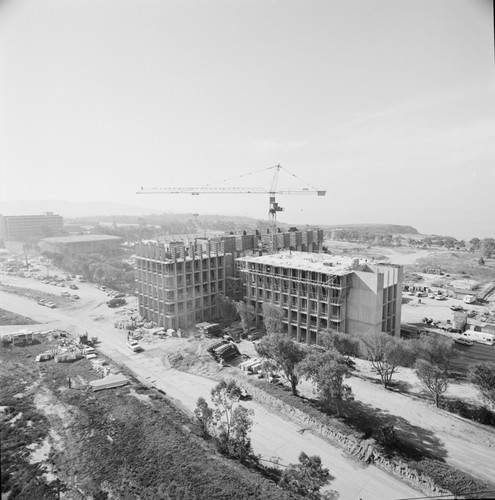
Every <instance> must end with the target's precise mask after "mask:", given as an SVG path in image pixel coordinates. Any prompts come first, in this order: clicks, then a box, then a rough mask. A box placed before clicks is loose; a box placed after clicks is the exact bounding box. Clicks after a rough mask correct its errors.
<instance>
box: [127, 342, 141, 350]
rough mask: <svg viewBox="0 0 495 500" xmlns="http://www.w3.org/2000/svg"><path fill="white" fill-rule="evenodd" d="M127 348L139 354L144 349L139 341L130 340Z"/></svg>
mask: <svg viewBox="0 0 495 500" xmlns="http://www.w3.org/2000/svg"><path fill="white" fill-rule="evenodd" d="M127 347H128V348H129V349H130V350H131V351H132V352H139V351H141V349H142V347H141V344H140V343H139V342H138V341H137V340H128V341H127Z"/></svg>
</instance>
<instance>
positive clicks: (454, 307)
mask: <svg viewBox="0 0 495 500" xmlns="http://www.w3.org/2000/svg"><path fill="white" fill-rule="evenodd" d="M450 308H451V309H452V311H463V310H464V308H463V307H462V306H460V305H458V304H452V305H451V306H450Z"/></svg>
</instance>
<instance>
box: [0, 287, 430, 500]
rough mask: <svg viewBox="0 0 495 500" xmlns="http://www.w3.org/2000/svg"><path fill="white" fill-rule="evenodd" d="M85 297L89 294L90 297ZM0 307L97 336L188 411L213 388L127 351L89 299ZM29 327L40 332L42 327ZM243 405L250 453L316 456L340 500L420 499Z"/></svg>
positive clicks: (4, 300) (1, 300)
mask: <svg viewBox="0 0 495 500" xmlns="http://www.w3.org/2000/svg"><path fill="white" fill-rule="evenodd" d="M86 293H88V295H89V292H86ZM98 293H100V292H98ZM81 296H82V293H81ZM0 304H2V305H1V307H2V308H4V309H7V310H9V311H12V312H16V313H18V314H22V315H24V316H27V317H31V318H33V319H35V320H38V321H42V322H46V323H49V324H50V326H51V327H58V328H64V329H67V330H68V331H71V332H74V333H76V334H77V333H82V332H84V331H88V333H89V334H90V335H91V336H93V335H96V336H98V337H99V339H100V341H101V344H100V345H99V349H101V351H102V352H103V353H105V354H106V355H108V356H109V357H110V358H112V359H114V360H115V361H116V362H118V363H123V364H125V365H127V366H128V367H129V368H130V369H132V370H133V371H134V372H135V373H136V374H138V375H139V376H141V377H143V378H147V379H148V380H150V381H153V382H154V384H155V385H156V386H157V387H158V388H160V389H162V390H164V391H165V392H166V393H167V395H168V396H170V397H171V398H173V399H175V400H177V401H179V402H180V404H181V405H183V407H185V408H186V409H188V410H189V411H192V410H193V409H194V407H195V404H196V401H197V399H198V397H199V396H203V397H205V398H208V397H209V394H210V390H211V388H212V387H213V386H214V385H215V383H216V382H215V381H213V380H210V379H207V378H204V377H199V376H195V375H191V374H188V373H184V372H179V371H177V370H174V369H170V368H168V367H166V366H165V365H164V364H163V362H162V360H161V357H162V354H163V353H162V352H161V351H160V349H159V348H157V347H152V346H150V348H149V349H146V350H145V351H144V352H141V353H132V352H130V351H129V350H128V349H127V347H126V346H125V332H123V331H116V330H115V329H114V328H113V327H112V326H111V325H112V323H113V319H112V318H115V311H111V310H109V309H108V308H106V307H105V306H101V305H98V300H95V299H94V296H93V295H92V296H91V297H89V296H88V297H87V298H83V300H81V302H80V303H77V304H76V303H74V305H72V306H71V307H70V308H69V309H46V308H44V307H41V306H38V305H37V304H36V302H34V301H33V300H30V299H27V298H24V297H19V296H16V295H11V294H8V293H5V292H0ZM17 328H18V327H17ZM30 328H31V329H34V330H35V329H40V330H41V329H43V328H45V325H43V326H40V327H38V328H37V327H36V326H35V325H34V326H32V327H30ZM14 329H15V328H14ZM12 330H13V328H12V327H10V328H8V331H12ZM3 331H7V327H0V332H3ZM243 404H245V405H246V406H247V407H250V408H252V409H253V410H254V412H255V416H254V421H255V422H254V426H253V430H252V443H253V448H254V451H255V453H259V454H261V455H262V457H263V458H266V459H269V458H271V457H274V456H276V457H280V459H281V462H282V463H291V462H296V461H297V457H298V455H299V453H300V452H301V451H305V452H306V453H307V454H310V455H313V454H317V455H320V457H321V459H322V462H323V465H324V466H325V467H328V469H329V470H330V472H331V474H332V476H334V479H333V481H332V482H331V484H330V485H329V486H328V488H329V489H333V490H336V491H338V492H339V494H340V497H339V498H341V499H345V500H347V499H349V500H358V499H363V500H380V499H381V500H386V499H397V498H414V497H419V496H422V495H421V494H420V493H418V492H417V491H415V490H414V489H412V488H410V487H408V486H406V485H404V484H403V483H401V482H400V481H398V480H396V479H395V478H394V477H392V476H389V475H388V474H386V473H384V472H382V471H381V470H379V469H377V468H376V467H374V466H364V465H363V464H361V463H359V462H356V461H353V460H351V459H349V458H347V457H346V456H344V455H343V454H342V452H341V451H340V450H339V449H338V448H335V447H333V446H331V445H329V444H328V443H327V442H326V441H324V440H323V439H321V438H319V437H317V436H315V435H313V434H311V433H310V432H304V433H301V432H299V431H301V429H300V428H299V427H298V426H297V425H296V424H294V423H292V422H290V421H287V420H285V419H284V418H282V417H280V416H279V415H276V414H273V413H271V412H269V411H267V410H266V409H265V408H263V407H262V406H261V405H259V404H256V403H254V402H252V401H249V402H246V403H243Z"/></svg>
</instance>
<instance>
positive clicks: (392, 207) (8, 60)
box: [0, 0, 495, 238]
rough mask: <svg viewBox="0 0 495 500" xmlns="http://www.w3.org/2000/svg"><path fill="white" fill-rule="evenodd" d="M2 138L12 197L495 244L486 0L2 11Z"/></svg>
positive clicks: (13, 2)
mask: <svg viewBox="0 0 495 500" xmlns="http://www.w3.org/2000/svg"><path fill="white" fill-rule="evenodd" d="M0 134H1V141H2V142H1V145H0V165H1V171H0V181H1V182H0V184H1V192H0V194H1V198H2V200H31V199H46V200H50V199H64V200H69V201H87V200H92V201H97V200H99V201H101V200H106V201H115V202H124V203H127V204H131V205H137V206H142V207H147V208H150V207H151V208H156V209H157V211H175V212H182V211H188V212H197V213H200V214H201V213H203V214H206V213H219V214H239V215H248V216H253V217H260V218H263V217H266V215H267V210H268V198H267V196H254V195H245V196H237V197H236V196H226V195H223V196H199V197H196V196H194V197H193V196H190V195H168V196H144V195H139V196H138V195H136V194H135V191H136V190H137V189H138V188H139V187H140V186H145V187H148V186H157V187H160V186H190V185H193V186H198V185H205V184H211V183H215V184H214V185H218V186H260V187H267V188H268V187H269V185H270V181H271V178H270V176H271V174H270V172H263V173H261V174H257V175H253V176H250V177H249V176H247V177H243V178H241V179H238V180H232V181H230V182H226V183H217V181H222V180H223V179H227V178H235V177H239V176H242V175H244V174H246V173H248V172H252V171H258V170H261V169H265V168H268V167H271V166H273V165H275V164H282V165H283V166H284V167H286V168H287V169H288V170H290V171H292V172H293V173H294V174H296V175H297V176H299V177H301V178H302V179H304V180H305V181H306V182H307V183H309V184H311V185H313V186H315V187H317V188H318V189H326V190H327V196H326V197H325V198H321V197H316V196H315V197H312V196H307V197H299V196H280V198H279V202H280V204H281V205H282V206H284V207H285V212H284V213H283V214H281V215H280V217H279V218H280V219H281V220H284V221H287V222H292V223H296V224H303V223H311V224H340V223H365V222H375V223H395V224H408V225H413V226H415V227H416V228H417V229H418V230H420V231H421V232H424V233H438V234H450V235H453V236H456V237H460V238H471V237H473V236H479V237H488V236H495V64H494V36H493V12H492V2H491V1H489V0H321V1H319V0H297V1H294V0H283V1H282V0H281V1H269V0H223V1H219V0H196V1H192V0H189V1H188V0H168V1H167V0H141V1H137V0H134V1H130V0H71V1H67V0H44V1H42V2H40V1H39V0H3V1H1V0H0ZM278 185H279V187H280V188H284V187H287V188H288V187H296V186H298V187H302V186H304V184H303V183H298V182H294V178H292V177H290V176H284V175H283V174H281V176H280V180H279V184H278ZM46 209H47V210H49V209H50V203H47V205H46ZM0 211H1V207H0Z"/></svg>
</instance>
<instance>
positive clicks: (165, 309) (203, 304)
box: [143, 297, 216, 314]
mask: <svg viewBox="0 0 495 500" xmlns="http://www.w3.org/2000/svg"><path fill="white" fill-rule="evenodd" d="M143 306H144V307H146V308H148V309H150V310H152V311H156V312H157V313H161V314H176V309H175V305H172V304H165V305H162V304H161V303H160V302H158V301H157V300H150V301H148V302H147V303H146V304H143ZM211 307H216V304H215V303H214V301H213V300H209V297H207V298H205V299H203V301H201V299H196V300H195V301H192V300H188V301H186V302H179V303H178V304H177V314H182V313H184V312H186V311H191V312H194V311H197V310H201V309H207V308H211Z"/></svg>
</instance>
